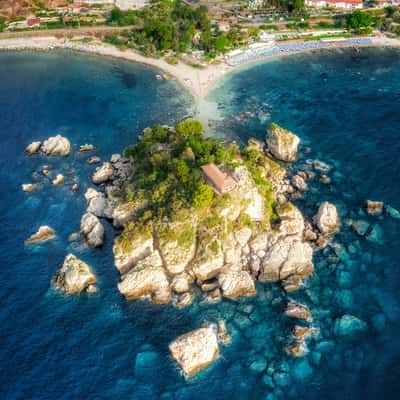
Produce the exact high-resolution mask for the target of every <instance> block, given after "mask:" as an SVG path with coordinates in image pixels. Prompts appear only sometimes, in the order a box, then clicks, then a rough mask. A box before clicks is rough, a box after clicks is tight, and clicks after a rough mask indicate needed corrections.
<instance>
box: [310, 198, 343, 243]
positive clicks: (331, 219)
mask: <svg viewBox="0 0 400 400" xmlns="http://www.w3.org/2000/svg"><path fill="white" fill-rule="evenodd" d="M315 223H316V224H317V226H318V229H319V230H320V232H321V233H322V234H324V235H328V236H330V235H333V234H334V233H336V232H337V231H338V230H339V216H338V212H337V209H336V207H335V206H334V205H333V204H331V203H328V202H327V201H325V202H324V203H322V204H321V205H320V207H319V209H318V213H317V215H316V216H315Z"/></svg>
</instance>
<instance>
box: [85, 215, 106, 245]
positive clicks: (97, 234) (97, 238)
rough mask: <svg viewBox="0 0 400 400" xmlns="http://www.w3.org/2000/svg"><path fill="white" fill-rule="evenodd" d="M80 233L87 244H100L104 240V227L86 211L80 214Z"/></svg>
mask: <svg viewBox="0 0 400 400" xmlns="http://www.w3.org/2000/svg"><path fill="white" fill-rule="evenodd" d="M81 233H82V235H83V236H84V237H85V239H86V242H87V244H88V245H89V246H92V247H99V246H102V244H103V241H104V228H103V225H102V224H101V223H100V221H99V219H98V218H97V217H96V216H95V215H93V214H91V213H86V214H84V215H83V216H82V219H81Z"/></svg>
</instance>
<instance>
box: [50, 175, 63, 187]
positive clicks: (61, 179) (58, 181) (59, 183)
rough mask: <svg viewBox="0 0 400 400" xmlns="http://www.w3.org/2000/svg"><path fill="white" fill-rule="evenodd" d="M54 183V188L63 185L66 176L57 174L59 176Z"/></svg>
mask: <svg viewBox="0 0 400 400" xmlns="http://www.w3.org/2000/svg"><path fill="white" fill-rule="evenodd" d="M52 183H53V185H54V186H59V185H61V184H62V183H64V175H62V174H57V176H56V177H55V178H54V179H53V181H52Z"/></svg>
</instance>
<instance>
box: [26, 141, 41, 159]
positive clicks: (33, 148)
mask: <svg viewBox="0 0 400 400" xmlns="http://www.w3.org/2000/svg"><path fill="white" fill-rule="evenodd" d="M41 144H42V142H32V143H31V144H30V145H28V146H26V148H25V154H27V155H28V156H31V155H33V154H36V153H37V152H38V151H39V149H40V145H41Z"/></svg>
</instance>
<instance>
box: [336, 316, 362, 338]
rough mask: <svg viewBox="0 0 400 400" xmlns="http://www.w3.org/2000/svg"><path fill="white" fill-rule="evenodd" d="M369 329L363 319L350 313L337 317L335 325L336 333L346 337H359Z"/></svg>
mask: <svg viewBox="0 0 400 400" xmlns="http://www.w3.org/2000/svg"><path fill="white" fill-rule="evenodd" d="M367 329H368V326H367V324H366V323H365V322H364V321H363V320H361V319H359V318H357V317H355V316H353V315H349V314H345V315H343V316H342V317H340V318H338V319H336V321H335V325H334V332H335V335H336V336H339V337H341V338H344V339H357V338H358V337H360V336H361V335H362V334H364V333H365V332H366V330H367Z"/></svg>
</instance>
